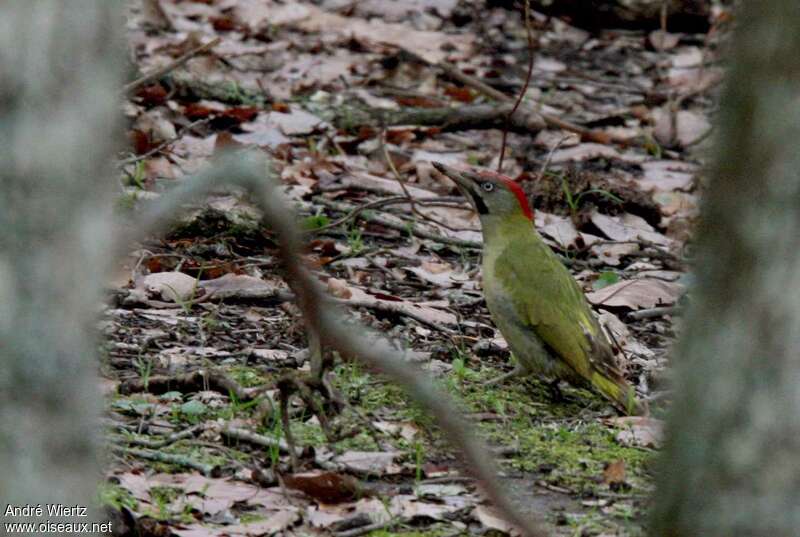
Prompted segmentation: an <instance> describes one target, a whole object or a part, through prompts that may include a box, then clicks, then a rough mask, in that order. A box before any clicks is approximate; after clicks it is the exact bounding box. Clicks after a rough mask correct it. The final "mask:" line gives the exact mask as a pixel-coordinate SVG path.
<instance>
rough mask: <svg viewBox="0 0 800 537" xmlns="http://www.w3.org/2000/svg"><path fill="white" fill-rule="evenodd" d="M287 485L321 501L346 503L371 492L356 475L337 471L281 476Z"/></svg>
mask: <svg viewBox="0 0 800 537" xmlns="http://www.w3.org/2000/svg"><path fill="white" fill-rule="evenodd" d="M281 479H282V480H283V483H284V484H285V485H286V487H288V488H290V489H294V490H299V491H300V492H303V493H304V494H306V495H307V496H310V497H312V498H314V499H315V500H316V501H318V502H321V503H344V502H349V501H353V500H356V499H358V498H360V497H364V496H366V495H367V493H368V492H369V491H368V490H366V489H365V488H364V487H363V486H362V485H361V483H360V482H359V481H358V479H356V478H355V477H353V476H351V475H347V474H341V473H337V472H324V471H315V472H305V473H302V474H285V475H283V476H281Z"/></svg>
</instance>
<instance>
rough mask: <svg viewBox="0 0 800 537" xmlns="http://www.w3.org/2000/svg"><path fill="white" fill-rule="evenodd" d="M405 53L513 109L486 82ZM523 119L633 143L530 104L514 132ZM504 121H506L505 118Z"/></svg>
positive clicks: (519, 113) (591, 139) (516, 118)
mask: <svg viewBox="0 0 800 537" xmlns="http://www.w3.org/2000/svg"><path fill="white" fill-rule="evenodd" d="M403 52H404V53H405V54H408V55H409V56H410V57H412V58H413V59H414V60H415V61H417V62H420V63H424V64H426V65H430V66H431V67H435V68H437V69H439V70H440V71H442V72H443V73H444V74H446V75H447V76H448V77H450V78H452V79H454V80H457V81H458V82H461V83H462V84H465V85H467V86H470V87H471V88H474V89H476V90H478V91H479V92H481V93H483V94H484V95H485V96H487V97H489V98H492V99H494V100H496V101H500V102H501V103H503V104H504V106H506V107H507V110H506V108H503V110H506V112H505V114H506V115H507V114H508V113H509V111H510V110H511V109H512V108H511V107H512V106H513V104H514V99H513V98H511V97H509V96H508V95H506V94H505V93H503V92H502V91H499V90H497V89H495V88H493V87H491V86H489V85H488V84H486V83H485V82H482V81H481V80H478V79H477V78H475V77H472V76H469V75H467V74H464V73H462V72H461V71H459V70H458V69H456V68H455V67H453V66H452V65H448V64H446V63H442V62H439V63H432V62H429V61H428V60H426V59H425V58H422V57H421V56H418V55H416V54H414V53H413V52H410V51H408V50H404V51H403ZM499 108H500V107H498V109H499ZM521 118H526V119H525V122H526V123H527V122H531V123H541V124H542V127H541V128H539V130H542V129H543V128H545V127H553V128H556V129H561V130H565V131H568V132H574V133H576V134H578V135H579V136H580V137H581V140H584V141H588V142H597V143H601V144H608V143H615V144H619V145H625V146H627V145H631V143H632V142H631V140H629V139H625V138H621V137H619V136H615V135H613V134H609V133H607V132H603V131H598V130H594V129H588V128H586V127H582V126H581V125H578V124H577V123H572V122H570V121H567V120H565V119H562V118H560V117H557V116H554V115H552V114H545V113H543V112H538V111H536V110H533V109H532V108H531V106H530V104H528V105H527V106H525V107H522V108H521V109H520V110H518V111H517V113H515V114H514V116H512V117H511V121H510V123H511V127H512V130H515V129H514V127H516V126H517V124H518V123H519V121H520V119H521ZM503 119H504V120H505V117H504V118H503Z"/></svg>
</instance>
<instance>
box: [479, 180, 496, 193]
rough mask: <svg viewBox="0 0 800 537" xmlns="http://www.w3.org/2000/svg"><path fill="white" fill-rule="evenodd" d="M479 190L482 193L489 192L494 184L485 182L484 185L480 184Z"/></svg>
mask: <svg viewBox="0 0 800 537" xmlns="http://www.w3.org/2000/svg"><path fill="white" fill-rule="evenodd" d="M481 188H482V189H483V191H484V192H491V191H492V190H494V183H490V182H489V181H486V182H485V183H482V184H481Z"/></svg>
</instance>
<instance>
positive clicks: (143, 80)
mask: <svg viewBox="0 0 800 537" xmlns="http://www.w3.org/2000/svg"><path fill="white" fill-rule="evenodd" d="M220 41H222V38H221V37H216V38H214V39H212V40H211V41H209V42H208V43H206V44H205V45H200V46H198V47H195V48H193V49H192V50H190V51H188V52H186V53H185V54H183V55H181V56H179V57H177V58H176V59H175V60H174V61H172V62H170V63H168V64H167V65H165V66H164V67H159V68H158V69H156V70H154V71H152V72H150V73H148V74H146V75H143V76H141V77H139V78H137V79H136V80H134V81H133V82H130V83H128V84H125V86H123V87H122V91H123V92H124V93H126V94H130V93H132V92H133V91H135V90H136V89H138V88H139V87H141V86H144V85H145V84H148V83H150V82H152V81H153V80H158V79H159V78H161V77H162V76H164V75H166V74H167V73H169V72H170V71H173V70H175V69H177V68H178V67H180V66H181V65H183V64H184V63H186V62H187V61H189V60H190V59H191V58H192V57H193V56H197V55H198V54H202V53H203V52H205V51H207V50H209V49H211V48H213V47H215V46H217V45H218V44H219V42H220Z"/></svg>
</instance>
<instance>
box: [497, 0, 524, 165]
mask: <svg viewBox="0 0 800 537" xmlns="http://www.w3.org/2000/svg"><path fill="white" fill-rule="evenodd" d="M525 34H526V36H527V38H528V73H527V74H526V75H525V83H524V84H523V85H522V89H521V90H520V92H519V95H517V100H516V101H515V102H514V108H512V109H511V112H509V113H508V119H506V127H505V128H504V129H503V140H502V142H501V143H500V159H499V160H498V162H497V173H503V157H504V156H505V154H506V141H507V139H508V128H509V127H510V126H511V117H512V116H513V115H514V112H516V111H517V108H519V105H520V103H521V102H522V99H523V98H525V92H526V91H528V86H529V85H530V83H531V75H532V74H533V32H532V31H531V2H530V0H525Z"/></svg>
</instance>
